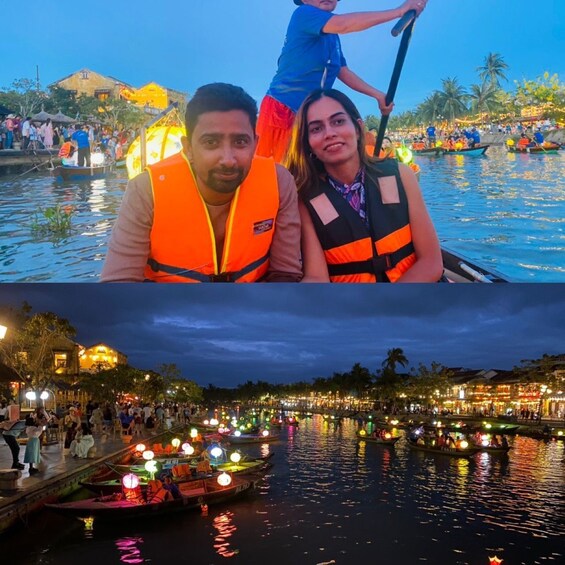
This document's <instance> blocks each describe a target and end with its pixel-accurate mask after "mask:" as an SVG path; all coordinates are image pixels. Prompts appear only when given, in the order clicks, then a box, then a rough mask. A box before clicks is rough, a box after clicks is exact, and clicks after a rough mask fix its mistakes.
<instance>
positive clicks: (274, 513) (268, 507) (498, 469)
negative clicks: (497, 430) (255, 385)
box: [3, 415, 565, 565]
mask: <svg viewBox="0 0 565 565" xmlns="http://www.w3.org/2000/svg"><path fill="white" fill-rule="evenodd" d="M355 431H356V422H355V421H354V420H351V419H345V420H344V421H343V423H342V424H341V425H340V426H334V425H333V424H331V423H329V422H328V421H327V420H324V419H323V418H322V416H319V415H315V416H314V417H313V418H311V419H304V420H302V421H301V424H300V428H299V429H294V428H287V429H283V430H282V432H281V436H280V439H279V440H278V441H276V442H274V443H269V444H264V445H262V446H253V448H249V449H246V450H243V449H242V451H246V452H248V453H253V454H254V455H256V454H257V455H258V454H261V455H266V454H268V453H270V452H274V456H273V457H272V459H271V460H272V462H273V463H274V467H273V469H272V470H271V472H270V474H269V475H267V476H266V477H265V478H264V479H262V481H261V482H260V483H259V484H258V486H257V489H256V491H255V492H254V493H253V494H251V495H250V496H249V497H247V498H245V499H240V500H239V501H236V502H233V503H232V504H230V505H229V506H212V507H210V510H209V515H208V516H207V517H204V516H202V515H201V514H200V512H192V513H191V512H187V513H184V514H183V513H181V514H176V515H174V516H171V517H167V518H157V519H147V520H146V521H144V522H140V523H122V524H115V525H112V526H110V527H108V526H106V527H101V526H99V525H97V524H96V523H95V524H94V529H93V530H92V531H87V530H85V529H84V526H83V524H82V523H81V522H79V521H72V520H70V519H67V518H63V517H59V516H57V515H54V514H51V513H48V512H43V513H41V514H40V515H38V516H37V517H35V518H34V519H33V520H32V522H31V524H30V525H29V528H28V530H26V531H16V532H15V533H14V534H13V535H12V536H10V538H9V539H8V540H6V544H7V545H6V551H7V553H5V554H6V555H11V556H16V557H15V560H14V559H12V557H11V558H10V562H11V563H18V562H20V563H22V564H26V565H31V564H34V565H35V564H42V565H47V564H49V565H51V564H52V565H66V564H76V563H77V562H79V563H80V564H81V565H91V564H92V565H100V563H103V564H104V565H114V564H116V565H118V564H120V563H150V562H152V563H159V564H160V563H183V562H187V563H188V562H189V563H194V564H195V565H204V564H219V563H223V562H225V561H226V559H231V561H232V562H233V563H234V564H236V563H239V564H242V565H255V564H261V565H265V564H268V565H278V564H293V565H294V564H299V565H302V564H308V565H314V564H321V563H332V564H333V563H336V564H340V565H341V564H343V565H351V564H361V563H368V564H369V563H370V564H373V563H379V564H380V563H382V564H387V565H388V564H393V563H394V564H400V565H417V564H418V563H429V564H433V565H440V564H444V563H445V564H446V565H488V564H489V557H494V556H498V558H500V559H503V565H520V564H521V565H534V564H549V563H556V564H557V563H563V562H564V561H565V545H564V544H563V539H564V537H565V482H564V481H563V469H564V464H565V442H555V441H553V442H542V441H538V440H534V439H531V438H525V437H516V438H511V439H510V441H511V445H513V449H512V450H511V451H510V454H509V455H508V456H500V455H490V454H486V453H483V454H478V455H475V456H473V457H472V458H471V459H469V460H467V459H460V458H453V457H448V456H443V455H429V454H425V453H421V452H414V451H411V450H410V449H409V447H408V446H407V445H406V443H405V439H401V440H400V441H399V442H398V443H397V444H396V446H395V447H394V448H388V447H382V446H378V445H375V444H370V443H367V442H363V441H361V442H357V441H356V439H355ZM400 433H402V432H400ZM242 447H243V446H242ZM3 543H4V540H3Z"/></svg>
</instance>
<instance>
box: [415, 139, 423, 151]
mask: <svg viewBox="0 0 565 565" xmlns="http://www.w3.org/2000/svg"><path fill="white" fill-rule="evenodd" d="M425 148H426V144H425V143H424V142H423V141H416V142H415V143H413V144H412V149H414V150H415V151H421V150H422V149H425Z"/></svg>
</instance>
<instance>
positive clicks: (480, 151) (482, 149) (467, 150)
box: [444, 145, 490, 157]
mask: <svg viewBox="0 0 565 565" xmlns="http://www.w3.org/2000/svg"><path fill="white" fill-rule="evenodd" d="M489 147H490V145H478V146H477V145H476V146H475V147H464V148H462V149H446V150H444V154H445V155H467V156H469V157H477V156H479V155H484V154H485V153H486V152H487V149H488V148H489Z"/></svg>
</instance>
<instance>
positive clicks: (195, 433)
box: [190, 428, 198, 439]
mask: <svg viewBox="0 0 565 565" xmlns="http://www.w3.org/2000/svg"><path fill="white" fill-rule="evenodd" d="M197 436H198V430H197V429H196V428H192V430H190V437H191V438H192V439H194V438H195V437H197Z"/></svg>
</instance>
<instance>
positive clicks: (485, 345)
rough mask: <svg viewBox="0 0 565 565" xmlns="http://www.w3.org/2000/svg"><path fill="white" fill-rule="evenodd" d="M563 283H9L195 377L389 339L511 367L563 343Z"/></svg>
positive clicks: (276, 373) (240, 377) (141, 355)
mask: <svg viewBox="0 0 565 565" xmlns="http://www.w3.org/2000/svg"><path fill="white" fill-rule="evenodd" d="M564 289H565V287H564V286H563V285H550V284H546V285H541V284H537V285H524V284H523V285H449V284H447V285H443V284H440V285H403V286H395V285H382V286H369V285H339V286H338V285H233V286H232V285H206V286H196V285H195V286H192V285H186V286H185V285H94V284H88V285H87V284H75V285H53V284H49V285H47V284H45V285H9V284H4V285H1V286H0V304H12V305H14V306H18V305H19V304H21V303H22V302H23V301H24V300H26V301H27V302H29V303H30V304H31V305H32V306H33V308H34V311H36V312H40V311H47V310H50V311H53V312H56V313H57V314H58V315H60V316H62V317H66V318H68V319H69V320H70V321H71V322H72V323H73V324H74V325H75V327H76V328H77V336H76V339H77V341H79V342H80V343H82V344H84V345H91V344H93V343H96V342H99V341H104V342H106V343H108V344H110V345H111V346H113V347H116V348H117V349H119V350H121V351H122V352H124V353H125V354H126V355H128V357H129V360H130V362H131V363H132V364H133V365H135V366H137V367H140V368H145V369H151V368H156V367H157V366H158V365H159V364H161V363H176V364H177V365H178V366H179V367H180V368H181V369H182V371H183V375H184V376H185V377H187V378H192V379H194V380H196V381H197V382H199V383H200V384H202V385H206V384H208V383H213V384H215V385H218V386H231V385H236V384H238V383H241V382H243V381H245V380H247V379H251V380H257V379H263V380H267V381H270V382H292V381H296V380H299V379H304V380H310V379H312V378H314V377H317V376H329V375H331V374H332V373H333V372H334V371H345V370H348V369H350V368H351V366H352V365H353V364H354V363H356V362H360V363H362V364H363V365H365V366H367V367H369V368H370V369H371V370H374V369H375V368H377V367H379V366H380V364H381V362H382V360H383V359H384V357H385V356H386V351H387V350H388V349H390V348H392V347H401V348H402V349H403V350H404V352H405V354H406V356H407V357H408V359H409V361H410V364H411V366H417V365H418V364H419V363H426V364H429V363H431V362H432V361H438V362H440V363H443V364H446V365H449V366H465V367H470V368H500V369H504V368H507V369H509V368H512V366H514V365H516V364H518V363H519V362H520V360H522V359H525V358H534V357H539V356H541V355H543V354H544V353H549V354H558V353H564V352H565V351H564V349H565V348H564V346H563V334H564V331H563V327H564V323H563V320H564V319H565V292H564Z"/></svg>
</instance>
